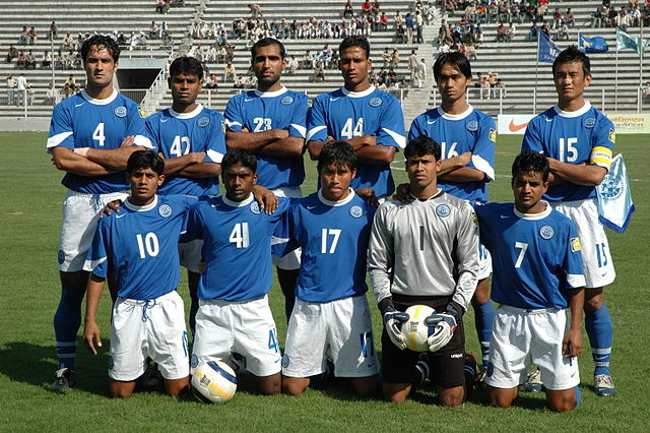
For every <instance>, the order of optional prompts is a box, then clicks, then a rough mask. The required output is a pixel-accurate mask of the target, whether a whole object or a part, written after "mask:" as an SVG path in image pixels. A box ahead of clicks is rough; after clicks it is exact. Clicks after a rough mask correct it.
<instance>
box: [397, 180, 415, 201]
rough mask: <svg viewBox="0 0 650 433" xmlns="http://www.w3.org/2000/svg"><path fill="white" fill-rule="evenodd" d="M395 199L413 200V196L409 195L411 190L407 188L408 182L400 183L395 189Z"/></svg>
mask: <svg viewBox="0 0 650 433" xmlns="http://www.w3.org/2000/svg"><path fill="white" fill-rule="evenodd" d="M393 198H394V199H395V200H398V201H401V202H402V203H410V202H412V201H413V196H412V195H411V190H410V189H409V184H408V183H400V184H399V185H397V189H395V194H393Z"/></svg>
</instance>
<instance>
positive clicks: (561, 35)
mask: <svg viewBox="0 0 650 433" xmlns="http://www.w3.org/2000/svg"><path fill="white" fill-rule="evenodd" d="M556 39H557V40H558V41H568V40H569V26H568V25H567V24H566V23H562V27H560V29H559V30H558V32H557V34H556Z"/></svg>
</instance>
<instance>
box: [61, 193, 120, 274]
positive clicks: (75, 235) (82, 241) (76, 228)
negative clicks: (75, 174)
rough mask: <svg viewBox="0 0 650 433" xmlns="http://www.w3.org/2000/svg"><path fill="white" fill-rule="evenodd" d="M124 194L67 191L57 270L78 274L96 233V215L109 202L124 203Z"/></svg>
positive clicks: (97, 219)
mask: <svg viewBox="0 0 650 433" xmlns="http://www.w3.org/2000/svg"><path fill="white" fill-rule="evenodd" d="M127 197H128V193H126V192H113V193H109V194H84V193H80V192H75V191H72V190H68V191H67V192H66V194H65V198H64V200H63V219H62V226H61V236H60V239H59V254H58V260H59V270H61V271H62V272H78V271H81V269H82V268H83V264H84V261H85V260H86V253H88V251H89V250H90V246H91V245H92V242H93V237H94V236H95V230H97V222H98V221H99V211H101V210H102V209H103V208H104V206H106V204H107V203H109V202H111V201H113V200H125V199H126V198H127Z"/></svg>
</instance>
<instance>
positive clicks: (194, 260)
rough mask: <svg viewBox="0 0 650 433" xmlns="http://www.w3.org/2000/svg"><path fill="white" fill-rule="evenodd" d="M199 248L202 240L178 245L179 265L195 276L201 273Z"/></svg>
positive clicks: (201, 245)
mask: <svg viewBox="0 0 650 433" xmlns="http://www.w3.org/2000/svg"><path fill="white" fill-rule="evenodd" d="M201 248H203V240H202V239H196V240H193V241H190V242H182V243H179V244H178V255H179V256H180V259H181V265H182V266H183V267H185V268H186V269H187V270H188V271H190V272H194V273H195V274H200V273H201Z"/></svg>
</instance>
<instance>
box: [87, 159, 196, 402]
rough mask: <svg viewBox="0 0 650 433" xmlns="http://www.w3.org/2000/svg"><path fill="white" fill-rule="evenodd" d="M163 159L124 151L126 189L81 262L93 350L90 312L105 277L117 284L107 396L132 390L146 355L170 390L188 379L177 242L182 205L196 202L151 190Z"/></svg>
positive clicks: (96, 342) (96, 335) (159, 179)
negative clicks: (178, 289) (128, 191)
mask: <svg viewBox="0 0 650 433" xmlns="http://www.w3.org/2000/svg"><path fill="white" fill-rule="evenodd" d="M164 165H165V163H164V162H163V160H162V159H161V158H160V157H159V156H158V155H157V154H156V153H154V152H151V151H146V152H145V151H142V152H136V153H134V154H132V155H131V157H130V158H129V161H128V165H127V172H128V180H129V183H130V184H131V194H130V196H129V198H128V199H127V200H125V201H124V206H122V208H121V209H120V211H119V213H113V214H112V215H110V216H108V217H104V218H102V219H101V220H100V221H99V224H98V227H97V231H96V233H95V238H94V240H93V244H92V248H91V250H90V252H89V253H88V257H87V259H86V262H85V264H84V270H86V271H88V272H91V276H90V279H89V281H88V299H87V302H86V320H85V327H84V338H85V341H86V344H87V345H88V347H89V348H90V350H91V351H92V352H93V353H94V354H95V355H96V354H97V348H98V347H101V337H100V331H99V327H98V326H97V322H96V319H95V317H96V313H97V308H98V307H99V300H100V298H101V292H102V288H103V286H104V280H106V278H107V275H108V274H109V272H112V273H113V275H114V277H115V279H116V282H117V296H118V298H117V300H116V302H115V304H114V305H113V310H112V314H111V362H110V368H109V376H110V377H111V383H110V390H111V395H112V396H113V397H118V398H126V397H129V396H130V395H131V394H132V393H133V390H134V389H135V385H136V382H135V380H136V379H137V378H138V377H140V376H142V375H143V374H144V372H145V367H146V358H147V357H150V358H151V359H152V360H153V361H154V362H156V363H157V365H158V369H159V370H160V372H161V374H162V376H163V378H164V379H165V389H166V390H167V392H168V393H169V394H170V395H178V394H179V393H181V392H182V391H183V390H184V389H186V388H187V386H188V385H189V373H190V372H189V357H188V348H187V331H186V330H185V309H184V307H183V300H182V299H181V297H180V296H179V295H178V293H177V292H176V286H177V285H178V283H179V282H180V279H181V277H180V272H179V267H180V263H179V256H178V241H179V238H180V236H181V233H183V232H184V230H185V224H186V219H187V210H188V209H189V208H190V207H191V206H192V205H194V204H195V203H196V200H195V199H194V198H193V197H189V196H183V195H173V196H160V197H159V196H158V195H156V191H157V189H158V187H160V185H162V183H163V181H164V180H165V176H164V175H163V174H162V172H163V168H164Z"/></svg>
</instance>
